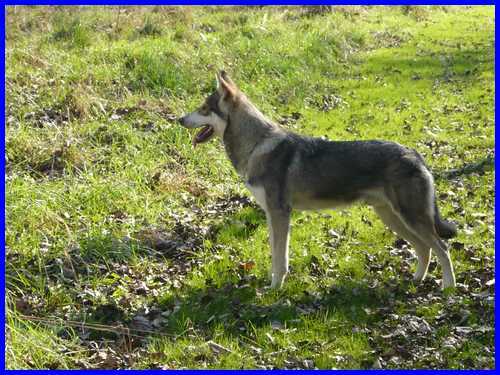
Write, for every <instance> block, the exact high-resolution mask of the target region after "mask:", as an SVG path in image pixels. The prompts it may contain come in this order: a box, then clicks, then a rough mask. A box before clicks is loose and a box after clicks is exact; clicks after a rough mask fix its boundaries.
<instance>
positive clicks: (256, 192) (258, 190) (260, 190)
mask: <svg viewBox="0 0 500 375" xmlns="http://www.w3.org/2000/svg"><path fill="white" fill-rule="evenodd" d="M245 185H246V187H247V188H248V190H250V192H251V193H252V195H253V197H254V198H255V200H256V201H257V204H258V205H259V206H260V207H261V208H262V209H263V210H264V211H267V204H266V190H265V189H264V187H262V186H258V185H250V184H249V183H248V182H246V183H245Z"/></svg>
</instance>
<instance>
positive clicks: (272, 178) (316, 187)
mask: <svg viewBox="0 0 500 375" xmlns="http://www.w3.org/2000/svg"><path fill="white" fill-rule="evenodd" d="M206 103H207V104H208V106H209V107H210V110H211V111H212V112H214V113H216V114H217V115H218V116H219V117H220V118H221V119H223V120H224V125H225V126H224V132H223V135H222V140H223V142H224V147H225V150H226V152H227V155H228V156H229V159H230V160H231V163H232V164H233V166H234V167H235V169H236V170H237V171H238V173H239V174H240V176H242V178H243V179H244V181H245V183H246V185H247V186H248V187H249V189H250V190H251V191H252V193H253V194H254V195H255V197H256V199H257V201H258V203H259V204H260V205H261V207H262V208H263V209H264V210H265V212H266V217H267V220H268V223H269V230H270V243H271V247H272V283H271V286H272V287H280V286H281V285H282V284H283V281H284V279H285V277H286V275H287V273H288V236H289V223H290V212H291V210H292V209H300V210H307V209H324V208H328V209H330V208H335V207H341V206H345V205H350V204H352V203H354V202H357V201H361V202H364V203H366V204H369V205H371V206H373V207H374V209H375V212H376V213H377V214H378V215H379V216H380V217H381V219H382V220H383V222H384V223H385V224H386V225H387V226H388V227H389V228H390V229H391V230H393V231H395V232H396V233H398V234H399V235H400V236H401V237H403V238H405V239H406V240H407V241H409V242H410V243H411V244H412V245H413V247H414V248H415V251H416V253H417V256H418V267H417V271H416V273H415V280H416V281H421V280H422V279H423V278H424V277H425V275H426V272H427V267H428V264H429V259H430V257H429V256H430V249H433V250H434V251H435V253H436V255H437V256H438V259H439V262H440V263H441V266H442V267H443V286H444V287H453V286H455V276H454V273H453V266H452V263H451V259H450V256H449V253H448V251H447V248H446V245H445V243H444V242H443V241H442V240H441V238H440V237H442V238H450V237H452V236H454V235H455V234H456V228H455V227H454V225H453V224H451V223H449V222H446V221H444V220H442V219H441V217H440V215H439V211H438V208H437V204H436V196H435V191H434V184H433V179H432V175H431V173H430V172H429V170H428V168H427V167H426V166H425V163H424V161H423V159H422V157H421V156H420V155H419V154H418V153H417V151H415V150H413V149H410V148H407V147H405V146H402V145H400V144H397V143H394V142H388V141H377V140H374V141H351V142H344V141H327V140H323V139H319V138H311V137H306V136H302V135H298V134H295V133H292V132H288V131H286V130H284V129H282V128H280V127H279V126H278V125H277V124H275V123H274V122H272V121H270V120H269V119H267V118H266V117H265V116H264V115H263V114H262V113H261V112H260V111H259V110H258V109H257V108H256V107H255V106H254V105H253V104H252V103H251V102H250V101H249V100H248V99H247V98H246V96H245V95H244V94H243V93H241V91H240V90H239V89H238V88H237V87H236V85H235V84H234V83H233V82H232V81H231V80H230V78H229V77H228V76H227V74H225V73H224V72H221V74H220V75H219V77H218V91H216V93H214V94H212V95H211V96H210V97H209V99H208V100H207V101H206ZM190 115H192V114H190ZM190 115H187V116H190ZM187 116H185V118H186V117H187ZM184 122H185V121H182V123H183V125H185V126H187V125H186V124H185V123H184Z"/></svg>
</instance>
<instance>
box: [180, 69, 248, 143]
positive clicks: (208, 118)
mask: <svg viewBox="0 0 500 375" xmlns="http://www.w3.org/2000/svg"><path fill="white" fill-rule="evenodd" d="M216 78H217V89H216V90H215V91H214V92H213V93H212V94H211V95H209V96H208V98H206V99H205V102H204V103H203V104H202V105H201V107H199V108H198V109H197V110H196V111H194V112H191V113H188V114H187V115H185V116H183V117H181V118H180V119H179V122H180V124H181V125H182V126H184V127H186V128H188V129H195V128H202V129H201V130H200V131H199V132H198V133H197V134H196V135H195V137H194V138H193V145H194V146H196V145H197V144H198V143H204V142H208V141H209V140H210V139H211V138H212V137H213V136H214V135H217V136H219V137H221V138H222V137H223V136H224V131H225V130H226V126H227V122H228V116H229V112H230V110H231V108H232V107H233V106H234V105H235V103H236V100H237V98H238V95H239V90H238V87H236V85H235V84H234V82H233V81H232V80H231V78H229V76H228V75H227V73H226V72H225V71H221V72H220V73H219V74H217V76H216Z"/></svg>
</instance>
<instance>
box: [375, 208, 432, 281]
mask: <svg viewBox="0 0 500 375" xmlns="http://www.w3.org/2000/svg"><path fill="white" fill-rule="evenodd" d="M373 208H374V210H375V212H376V213H377V215H378V216H379V217H380V219H381V220H382V221H383V222H384V224H385V225H387V226H388V227H389V229H391V230H392V231H393V232H396V233H397V235H399V236H401V237H402V238H404V239H405V240H407V241H408V242H409V243H410V244H411V245H412V246H413V248H414V249H415V252H416V253H417V258H418V264H417V270H416V271H415V274H414V275H413V280H415V281H416V282H420V281H422V280H423V279H424V278H425V276H426V274H427V269H428V268H429V262H430V260H431V248H430V246H427V245H426V244H425V243H424V242H423V241H422V240H420V239H419V238H418V237H417V236H416V235H415V234H413V233H412V232H411V231H409V230H408V229H407V228H406V226H405V224H404V223H403V222H402V221H401V219H400V218H399V216H398V215H396V214H395V213H394V211H393V210H392V208H391V207H390V206H389V205H378V206H374V207H373Z"/></svg>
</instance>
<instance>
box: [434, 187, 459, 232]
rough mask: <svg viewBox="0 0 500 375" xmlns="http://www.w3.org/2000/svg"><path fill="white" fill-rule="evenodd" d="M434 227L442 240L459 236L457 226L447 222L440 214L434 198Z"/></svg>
mask: <svg viewBox="0 0 500 375" xmlns="http://www.w3.org/2000/svg"><path fill="white" fill-rule="evenodd" d="M434 226H435V227H436V232H437V234H439V237H441V238H446V239H448V238H453V237H455V236H456V235H457V226H456V225H455V224H454V223H452V222H450V221H447V220H443V219H442V218H441V215H440V214H439V208H438V206H437V202H436V198H435V197H434Z"/></svg>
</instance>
